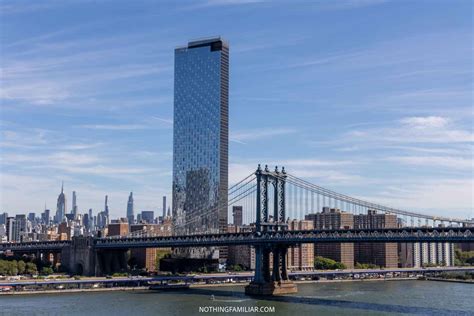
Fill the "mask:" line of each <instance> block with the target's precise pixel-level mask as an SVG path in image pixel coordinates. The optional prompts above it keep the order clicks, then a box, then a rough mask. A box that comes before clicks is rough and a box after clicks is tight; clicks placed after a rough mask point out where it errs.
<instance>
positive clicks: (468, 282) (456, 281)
mask: <svg viewBox="0 0 474 316" xmlns="http://www.w3.org/2000/svg"><path fill="white" fill-rule="evenodd" d="M425 280H426V281H439V282H453V283H467V284H474V280H459V279H443V278H426V279H425Z"/></svg>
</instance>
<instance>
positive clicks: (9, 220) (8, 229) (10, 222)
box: [6, 217, 17, 241]
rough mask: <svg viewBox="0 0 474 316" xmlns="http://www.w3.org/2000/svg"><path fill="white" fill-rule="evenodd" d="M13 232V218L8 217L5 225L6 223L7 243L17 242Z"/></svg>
mask: <svg viewBox="0 0 474 316" xmlns="http://www.w3.org/2000/svg"><path fill="white" fill-rule="evenodd" d="M14 230H15V218H14V217H8V218H7V223H6V234H7V240H8V241H17V240H16V237H15V232H14Z"/></svg>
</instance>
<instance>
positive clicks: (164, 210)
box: [163, 196, 166, 221]
mask: <svg viewBox="0 0 474 316" xmlns="http://www.w3.org/2000/svg"><path fill="white" fill-rule="evenodd" d="M165 217H166V196H163V221H164V220H165Z"/></svg>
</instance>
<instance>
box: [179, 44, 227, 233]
mask: <svg viewBox="0 0 474 316" xmlns="http://www.w3.org/2000/svg"><path fill="white" fill-rule="evenodd" d="M228 91H229V46H228V44H227V43H226V42H225V41H224V40H223V39H221V38H220V37H218V38H210V39H204V40H197V41H192V42H189V43H188V45H187V46H185V47H179V48H177V49H176V50H175V77H174V134H173V219H174V231H175V234H196V233H211V232H224V231H226V228H227V185H228V152H229V149H228V148H229V146H228V143H229V92H228Z"/></svg>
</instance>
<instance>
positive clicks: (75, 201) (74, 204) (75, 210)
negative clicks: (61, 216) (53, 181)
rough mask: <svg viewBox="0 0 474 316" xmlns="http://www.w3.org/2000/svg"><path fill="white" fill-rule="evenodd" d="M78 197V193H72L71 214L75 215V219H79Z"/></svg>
mask: <svg viewBox="0 0 474 316" xmlns="http://www.w3.org/2000/svg"><path fill="white" fill-rule="evenodd" d="M76 199H77V197H76V191H72V209H71V214H73V217H74V218H76V217H77V200H76Z"/></svg>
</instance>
